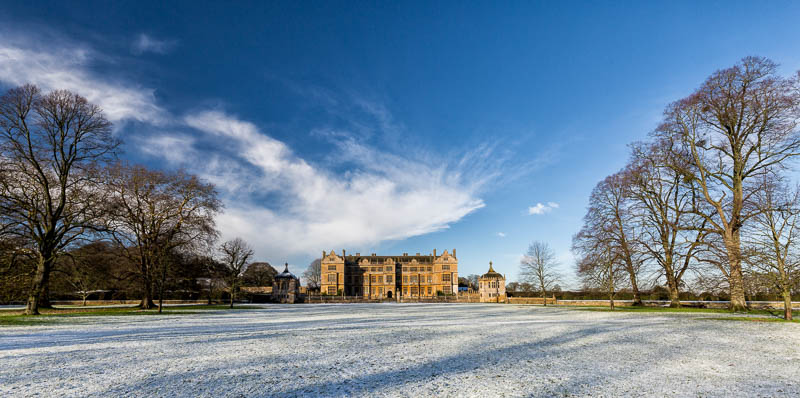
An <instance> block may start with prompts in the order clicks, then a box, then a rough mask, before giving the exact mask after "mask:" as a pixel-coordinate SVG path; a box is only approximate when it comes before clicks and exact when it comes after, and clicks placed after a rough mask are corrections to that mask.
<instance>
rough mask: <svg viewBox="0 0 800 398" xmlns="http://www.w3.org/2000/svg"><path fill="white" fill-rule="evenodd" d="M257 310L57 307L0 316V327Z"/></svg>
mask: <svg viewBox="0 0 800 398" xmlns="http://www.w3.org/2000/svg"><path fill="white" fill-rule="evenodd" d="M253 308H257V307H254V306H248V305H235V306H234V307H233V309H231V308H230V307H229V306H227V305H186V306H170V307H167V306H165V307H164V309H163V310H162V312H161V313H159V312H158V308H157V307H156V308H153V309H149V310H143V309H140V308H137V307H114V308H91V307H66V308H65V307H57V308H42V309H41V310H40V312H41V315H24V314H22V312H21V311H15V312H14V313H10V314H8V313H7V314H3V315H0V326H34V325H46V324H54V323H63V322H65V321H67V322H76V321H75V320H71V319H72V318H78V317H98V316H147V315H190V314H198V313H202V312H204V311H238V310H246V309H253Z"/></svg>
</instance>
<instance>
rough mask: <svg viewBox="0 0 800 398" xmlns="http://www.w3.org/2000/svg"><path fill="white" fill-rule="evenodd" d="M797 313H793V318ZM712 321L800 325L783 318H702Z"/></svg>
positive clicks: (794, 320) (793, 320)
mask: <svg viewBox="0 0 800 398" xmlns="http://www.w3.org/2000/svg"><path fill="white" fill-rule="evenodd" d="M795 312H796V311H792V316H794V313H795ZM700 319H704V320H710V321H740V322H785V323H800V319H797V318H793V319H792V320H791V321H787V320H786V319H783V318H766V317H750V316H719V317H713V318H700Z"/></svg>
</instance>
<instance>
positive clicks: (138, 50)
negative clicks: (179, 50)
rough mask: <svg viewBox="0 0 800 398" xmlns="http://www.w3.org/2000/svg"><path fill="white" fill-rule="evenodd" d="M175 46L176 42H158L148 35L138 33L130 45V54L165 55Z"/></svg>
mask: <svg viewBox="0 0 800 398" xmlns="http://www.w3.org/2000/svg"><path fill="white" fill-rule="evenodd" d="M177 45H178V41H177V40H160V39H156V38H154V37H152V36H150V35H148V34H145V33H140V34H139V35H138V36H136V38H135V39H134V40H133V43H132V44H131V52H133V53H134V54H136V55H140V54H144V53H147V52H151V53H156V54H166V53H168V52H170V51H172V49H174V48H175V46H177Z"/></svg>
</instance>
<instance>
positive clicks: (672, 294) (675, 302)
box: [667, 271, 681, 308]
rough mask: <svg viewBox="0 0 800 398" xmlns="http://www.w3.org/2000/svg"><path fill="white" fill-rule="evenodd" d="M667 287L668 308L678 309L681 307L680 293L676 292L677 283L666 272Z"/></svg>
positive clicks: (669, 273) (673, 277)
mask: <svg viewBox="0 0 800 398" xmlns="http://www.w3.org/2000/svg"><path fill="white" fill-rule="evenodd" d="M667 286H668V287H669V306H670V308H679V307H680V306H681V296H680V291H678V281H676V280H675V276H673V275H671V272H669V271H668V272H667Z"/></svg>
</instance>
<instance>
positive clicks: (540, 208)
mask: <svg viewBox="0 0 800 398" xmlns="http://www.w3.org/2000/svg"><path fill="white" fill-rule="evenodd" d="M558 207H559V206H558V203H556V202H547V204H546V205H544V204H541V203H536V204H535V205H533V206H530V207H528V214H529V215H541V214H547V213H550V212H551V211H553V210H554V209H558Z"/></svg>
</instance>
